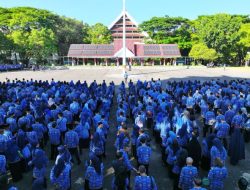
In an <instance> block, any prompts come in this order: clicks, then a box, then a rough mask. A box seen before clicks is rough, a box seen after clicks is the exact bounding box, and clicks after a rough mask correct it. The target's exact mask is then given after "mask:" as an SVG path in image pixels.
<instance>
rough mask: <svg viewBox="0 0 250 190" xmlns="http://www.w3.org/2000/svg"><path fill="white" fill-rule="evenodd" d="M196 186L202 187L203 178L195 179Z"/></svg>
mask: <svg viewBox="0 0 250 190" xmlns="http://www.w3.org/2000/svg"><path fill="white" fill-rule="evenodd" d="M194 184H195V185H197V186H201V185H202V180H201V178H199V177H197V178H195V179H194Z"/></svg>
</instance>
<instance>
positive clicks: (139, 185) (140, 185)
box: [134, 165, 157, 190]
mask: <svg viewBox="0 0 250 190" xmlns="http://www.w3.org/2000/svg"><path fill="white" fill-rule="evenodd" d="M139 174H140V175H138V176H136V177H135V181H134V190H157V185H156V183H155V179H154V177H152V176H148V175H147V173H146V168H145V167H144V166H143V165H142V166H139Z"/></svg>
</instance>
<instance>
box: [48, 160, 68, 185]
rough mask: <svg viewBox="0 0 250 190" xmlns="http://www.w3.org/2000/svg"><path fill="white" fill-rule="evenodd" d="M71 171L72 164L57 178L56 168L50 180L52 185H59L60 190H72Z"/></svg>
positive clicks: (52, 171) (51, 173) (66, 166)
mask: <svg viewBox="0 0 250 190" xmlns="http://www.w3.org/2000/svg"><path fill="white" fill-rule="evenodd" d="M70 170H71V166H70V164H66V165H65V168H64V170H63V171H62V172H61V174H60V175H59V176H58V177H57V178H56V176H54V168H53V169H52V170H51V172H50V180H51V183H52V184H57V185H58V187H59V188H58V189H60V190H68V189H69V188H70V184H71V182H70V180H71V178H70Z"/></svg>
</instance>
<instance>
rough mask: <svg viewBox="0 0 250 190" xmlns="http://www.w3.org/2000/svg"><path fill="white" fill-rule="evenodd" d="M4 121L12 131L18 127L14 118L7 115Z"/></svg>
mask: <svg viewBox="0 0 250 190" xmlns="http://www.w3.org/2000/svg"><path fill="white" fill-rule="evenodd" d="M6 123H7V124H9V126H10V130H11V132H14V131H16V130H17V129H18V127H17V122H16V119H14V118H12V117H9V118H7V119H6Z"/></svg>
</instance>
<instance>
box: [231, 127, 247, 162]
mask: <svg viewBox="0 0 250 190" xmlns="http://www.w3.org/2000/svg"><path fill="white" fill-rule="evenodd" d="M241 131H242V129H241V128H238V127H235V128H234V130H233V134H232V137H231V139H230V144H229V150H228V153H229V156H230V163H231V164H232V165H237V164H238V162H239V161H240V160H244V159H245V142H244V138H243V135H242V132H241Z"/></svg>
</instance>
